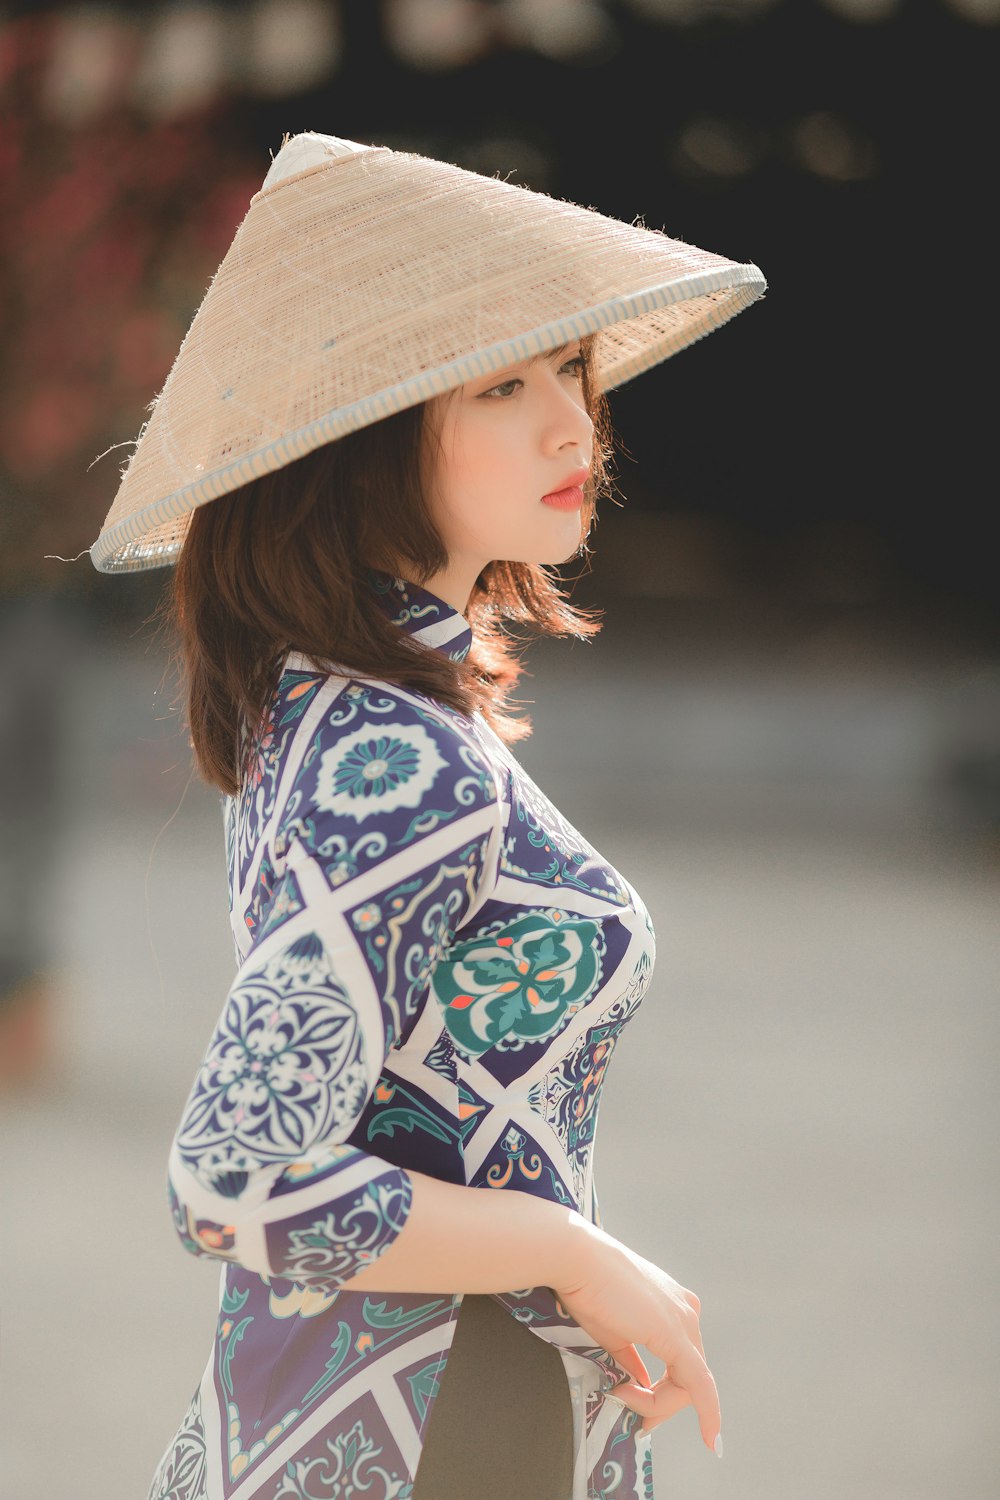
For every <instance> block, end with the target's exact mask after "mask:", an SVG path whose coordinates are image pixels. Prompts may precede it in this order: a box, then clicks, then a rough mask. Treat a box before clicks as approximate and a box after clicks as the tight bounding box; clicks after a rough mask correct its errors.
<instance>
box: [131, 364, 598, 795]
mask: <svg viewBox="0 0 1000 1500" xmlns="http://www.w3.org/2000/svg"><path fill="white" fill-rule="evenodd" d="M596 337H597V335H590V336H589V337H588V338H585V339H584V340H582V344H581V352H582V354H583V358H584V368H583V391H584V397H585V401H586V406H587V411H588V413H589V415H590V418H591V420H592V422H593V424H594V451H593V462H592V467H591V475H590V478H589V479H588V481H587V484H586V486H585V488H584V505H583V512H582V516H581V526H580V529H581V537H580V551H581V553H582V554H583V555H584V556H589V551H588V549H587V547H586V538H587V535H588V533H589V531H590V528H591V526H592V524H593V521H594V519H595V515H596V499H597V496H598V494H599V493H600V492H601V491H602V489H603V488H604V487H605V486H606V485H607V484H608V482H609V478H610V474H609V468H610V461H611V457H612V451H613V442H614V435H613V431H612V427H611V420H610V414H609V411H608V406H607V401H606V398H605V397H604V396H603V394H601V393H599V392H597V391H596V390H595V380H594V339H595V338H596ZM426 409H427V408H426V405H424V404H421V405H418V406H413V407H409V408H407V409H406V410H405V411H401V412H397V413H395V414H394V415H392V416H390V417H386V418H384V419H383V420H382V421H379V422H376V423H373V424H372V425H370V426H367V427H362V428H360V429H359V430H358V431H356V432H352V433H348V434H347V435H346V436H345V437H342V438H339V439H338V440H337V441H336V442H332V443H327V444H325V445H324V446H323V447H320V448H318V449H316V450H315V451H314V452H312V453H309V454H307V455H306V456H305V457H304V458H300V459H297V460H296V461H295V462H293V463H290V464H287V465H286V466H285V467H284V468H281V469H278V470H277V471H276V472H275V473H273V474H266V475H264V476H262V477H261V478H259V479H255V480H253V481H251V482H250V483H249V484H245V485H243V486H241V487H240V488H239V489H238V490H235V491H233V492H232V493H231V494H228V495H223V496H222V497H220V498H219V499H217V500H213V501H211V502H210V503H209V504H207V505H204V506H202V507H200V508H199V509H197V510H195V511H194V512H193V513H192V516H191V520H190V523H189V527H188V531H187V534H186V536H185V539H184V544H183V547H182V548H181V552H180V556H179V558H178V561H177V564H176V567H175V568H174V570H173V575H172V578H171V580H170V582H169V584H168V587H167V589H166V591H165V594H164V596H163V598H162V600H161V606H160V610H159V615H160V623H161V626H163V627H165V628H166V629H167V631H168V632H169V634H170V635H171V637H172V638H173V643H174V655H173V666H174V667H175V669H176V671H177V676H178V678H179V682H180V692H181V695H182V696H183V698H184V699H185V700H186V710H187V715H186V716H187V724H188V729H189V733H190V741H191V746H192V749H193V751H194V755H195V760H196V763H197V768H198V770H199V772H200V774H201V775H202V777H203V778H204V780H205V781H207V782H208V783H209V784H210V785H213V786H216V787H218V788H219V789H220V790H221V791H223V792H226V793H228V794H229V795H235V794H236V792H238V790H239V787H240V784H241V781H242V779H243V777H244V775H245V774H246V770H247V768H248V766H249V763H250V761H251V759H252V758H253V755H254V747H255V740H256V738H257V737H259V735H260V733H261V732H263V730H264V728H265V727H266V725H265V719H266V714H267V709H268V705H269V701H270V699H271V697H272V695H273V692H274V689H275V687H276V685H277V680H278V674H279V671H280V667H281V664H282V662H283V660H284V657H285V655H286V653H287V652H288V651H290V650H294V651H300V652H302V653H303V654H304V655H306V656H308V657H310V658H311V659H312V660H314V661H315V662H316V663H317V666H319V667H321V668H324V669H327V670H332V671H336V670H338V669H341V668H343V667H345V666H346V667H347V668H348V669H349V670H350V671H352V672H354V673H356V674H357V675H358V676H363V677H374V678H377V679H379V680H381V681H386V682H391V683H395V684H397V685H399V686H401V687H406V688H412V689H415V690H417V691H419V692H422V693H425V694H427V695H428V696H429V697H432V698H434V699H436V700H437V701H439V702H441V703H445V704H448V705H449V706H450V707H452V708H454V709H457V710H458V711H459V712H460V713H463V714H466V715H471V714H472V713H473V712H474V711H475V710H477V709H478V710H479V711H480V712H481V713H482V714H483V717H484V718H485V719H486V720H487V722H488V723H489V724H490V725H491V726H492V727H493V729H494V730H495V732H496V733H497V734H498V735H499V736H500V737H501V738H502V739H504V740H505V741H506V742H507V743H508V744H509V743H512V742H513V741H515V740H519V739H523V738H524V737H525V736H526V735H528V734H530V733H531V723H530V720H527V719H524V718H514V717H513V716H512V715H511V714H510V713H509V712H508V710H507V699H508V696H509V694H510V691H511V689H512V687H513V686H514V684H515V683H516V682H517V679H518V678H519V677H520V675H521V671H522V667H521V665H520V663H519V662H518V660H517V659H516V657H515V654H514V652H515V646H516V642H514V641H513V640H512V638H511V637H510V635H509V634H508V633H507V632H506V631H505V630H504V628H503V624H502V622H503V621H504V620H512V621H515V622H517V623H521V624H527V625H529V626H530V627H532V628H533V629H534V630H535V631H537V632H539V633H541V634H543V635H573V636H577V637H579V638H583V637H586V636H591V635H594V634H596V633H597V631H599V630H600V629H601V624H600V620H599V619H598V618H596V616H597V615H598V614H599V613H600V611H588V610H582V609H579V608H577V607H575V606H573V605H571V604H569V603H568V602H567V599H566V597H565V593H564V591H563V588H562V587H561V586H560V584H559V582H557V579H556V577H555V576H554V575H553V574H552V573H551V572H550V571H549V570H548V568H547V567H546V566H544V565H542V564H535V563H522V562H503V561H499V562H491V563H490V564H489V565H488V566H487V567H485V568H484V569H483V571H482V573H481V574H480V575H479V578H478V579H477V580H476V583H475V586H474V588H473V592H472V597H471V599H470V601H469V605H468V607H467V609H466V610H465V612H464V613H465V618H466V619H467V620H468V623H469V625H470V627H471V629H472V635H473V643H472V647H471V649H470V651H469V654H468V656H467V657H466V659H465V661H464V662H456V661H452V660H450V659H449V658H448V657H447V656H446V655H445V654H444V653H443V652H441V651H437V650H435V649H433V648H432V647H427V646H424V645H421V644H420V643H419V642H416V641H414V640H413V639H412V637H410V636H408V635H407V634H406V633H405V632H404V631H402V630H400V629H399V627H398V626H396V625H394V624H393V623H392V621H391V620H390V619H389V617H388V615H387V614H386V613H385V611H384V609H383V608H382V606H381V605H380V604H379V602H378V599H377V597H376V593H375V590H374V588H373V587H372V584H371V581H370V580H369V578H368V576H367V575H368V570H369V569H370V568H379V569H383V570H384V571H387V572H390V573H396V572H398V571H399V570H400V567H401V565H402V564H405V572H404V573H402V575H401V576H404V577H405V578H407V579H408V581H409V582H411V583H415V584H418V585H419V584H421V583H423V582H424V581H425V580H426V579H429V578H430V577H431V576H432V575H433V574H434V573H436V572H437V571H438V570H439V569H441V568H443V567H444V566H445V565H446V563H447V561H448V557H447V552H446V550H445V547H444V544H443V542H442V540H441V537H440V535H439V533H438V531H437V528H436V527H435V525H434V523H433V521H432V519H431V514H430V511H429V508H428V505H427V501H426V497H425V492H424V486H423V483H422V474H423V473H424V460H425V458H426V452H427V442H428V433H429V430H430V424H429V423H427V422H426V421H425V413H426Z"/></svg>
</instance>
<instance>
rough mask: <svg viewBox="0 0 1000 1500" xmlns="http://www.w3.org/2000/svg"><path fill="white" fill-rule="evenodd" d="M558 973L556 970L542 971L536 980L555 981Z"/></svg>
mask: <svg viewBox="0 0 1000 1500" xmlns="http://www.w3.org/2000/svg"><path fill="white" fill-rule="evenodd" d="M558 972H559V970H558V969H543V970H542V972H541V973H540V974H539V975H538V976H537V978H538V979H555V977H556V975H557V974H558Z"/></svg>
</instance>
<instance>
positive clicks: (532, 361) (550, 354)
mask: <svg viewBox="0 0 1000 1500" xmlns="http://www.w3.org/2000/svg"><path fill="white" fill-rule="evenodd" d="M568 348H569V344H560V345H559V346H558V348H556V349H546V351H545V353H544V354H532V355H529V357H528V358H527V359H526V360H525V361H524V363H525V364H526V365H537V363H538V361H539V360H540V359H558V358H559V356H560V354H565V353H566V350H567V349H568Z"/></svg>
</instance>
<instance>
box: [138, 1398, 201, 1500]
mask: <svg viewBox="0 0 1000 1500" xmlns="http://www.w3.org/2000/svg"><path fill="white" fill-rule="evenodd" d="M149 1500H205V1429H204V1427H203V1426H202V1421H201V1401H200V1398H199V1396H197V1395H196V1396H195V1397H194V1400H193V1401H192V1402H191V1405H190V1406H189V1407H188V1410H187V1414H186V1416H185V1418H184V1421H183V1422H182V1423H181V1426H180V1429H179V1431H178V1433H177V1435H176V1437H175V1438H174V1440H173V1442H172V1443H171V1445H170V1447H169V1448H168V1449H167V1451H166V1453H165V1454H164V1455H163V1458H162V1459H161V1461H160V1466H159V1468H158V1469H157V1471H156V1473H155V1474H154V1475H153V1482H152V1485H151V1486H150V1490H149Z"/></svg>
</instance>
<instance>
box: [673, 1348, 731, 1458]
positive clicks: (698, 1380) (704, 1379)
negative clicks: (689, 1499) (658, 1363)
mask: <svg viewBox="0 0 1000 1500" xmlns="http://www.w3.org/2000/svg"><path fill="white" fill-rule="evenodd" d="M667 1374H668V1375H669V1376H670V1378H671V1379H672V1380H673V1382H674V1384H675V1385H679V1386H682V1387H683V1389H684V1390H686V1391H687V1393H688V1395H689V1396H690V1398H691V1405H692V1406H693V1407H694V1409H695V1411H696V1412H697V1413H698V1425H699V1427H700V1428H701V1436H702V1439H703V1441H704V1443H705V1446H706V1447H707V1448H711V1449H712V1452H713V1453H714V1452H716V1451H717V1449H716V1441H715V1440H716V1438H717V1437H718V1436H719V1433H720V1431H721V1429H722V1409H721V1407H720V1405H719V1392H718V1389H717V1387H716V1384H715V1377H714V1376H713V1374H712V1372H711V1370H710V1369H709V1368H708V1365H707V1364H706V1363H705V1358H704V1355H702V1354H701V1353H699V1351H698V1350H697V1349H696V1348H695V1347H694V1345H693V1344H692V1345H691V1346H690V1347H689V1348H688V1349H687V1350H686V1352H685V1354H684V1356H683V1358H682V1359H679V1360H675V1361H674V1363H673V1365H670V1366H668V1369H667Z"/></svg>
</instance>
